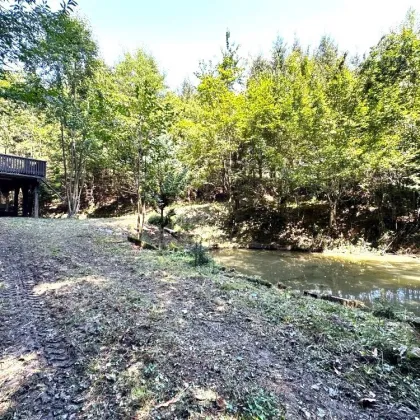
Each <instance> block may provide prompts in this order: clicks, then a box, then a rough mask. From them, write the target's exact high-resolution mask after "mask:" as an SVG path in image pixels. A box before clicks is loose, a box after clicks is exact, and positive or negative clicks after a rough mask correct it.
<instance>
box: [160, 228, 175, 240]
mask: <svg viewBox="0 0 420 420" xmlns="http://www.w3.org/2000/svg"><path fill="white" fill-rule="evenodd" d="M163 230H164V231H165V232H167V233H169V235H171V236H172V237H174V238H175V239H178V232H177V231H175V230H173V229H169V228H167V227H165V228H163Z"/></svg>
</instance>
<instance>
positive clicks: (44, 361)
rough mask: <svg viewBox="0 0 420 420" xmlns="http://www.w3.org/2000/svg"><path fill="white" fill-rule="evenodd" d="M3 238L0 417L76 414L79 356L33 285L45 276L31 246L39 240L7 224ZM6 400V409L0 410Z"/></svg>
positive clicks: (0, 256) (0, 248) (0, 245)
mask: <svg viewBox="0 0 420 420" xmlns="http://www.w3.org/2000/svg"><path fill="white" fill-rule="evenodd" d="M3 227H4V226H3ZM21 233H24V234H23V235H22V234H21ZM20 234H21V235H20ZM4 237H5V238H7V240H5V241H1V243H0V262H1V266H0V269H1V271H0V274H1V276H0V282H1V287H0V352H1V354H0V357H1V359H0V360H1V361H0V370H1V371H2V372H3V374H2V376H1V377H0V379H1V382H0V418H2V417H5V418H7V417H8V416H9V417H10V416H13V418H14V419H43V420H44V419H60V418H63V419H72V418H76V417H77V413H78V412H79V411H80V402H81V398H80V396H79V395H78V388H77V386H75V385H74V384H75V382H76V378H77V371H76V369H75V366H74V362H75V357H74V355H73V354H72V351H71V347H70V346H69V345H68V343H67V342H66V340H65V338H64V337H63V336H62V335H61V334H60V331H59V330H58V329H57V328H56V327H55V325H54V322H53V320H52V318H51V317H50V316H49V313H48V309H47V308H46V307H45V306H44V302H43V300H42V297H41V296H39V295H37V294H35V293H34V290H33V289H34V286H36V280H35V279H38V278H40V277H41V276H39V274H38V272H37V270H38V267H39V263H40V261H36V259H35V258H36V255H37V254H38V253H37V252H36V248H35V249H34V248H33V247H31V244H36V242H35V241H32V240H31V237H30V232H28V230H26V229H25V232H19V230H14V231H12V229H7V230H6V232H5V233H4ZM32 239H33V238H32ZM16 366H19V371H18V373H16ZM8 369H9V371H8ZM2 404H3V407H6V408H7V411H6V413H5V412H3V413H2V412H1V408H2Z"/></svg>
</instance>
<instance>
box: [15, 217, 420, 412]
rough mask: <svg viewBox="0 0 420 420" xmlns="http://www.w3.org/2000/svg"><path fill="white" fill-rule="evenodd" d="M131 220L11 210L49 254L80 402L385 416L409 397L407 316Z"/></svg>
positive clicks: (55, 303)
mask: <svg viewBox="0 0 420 420" xmlns="http://www.w3.org/2000/svg"><path fill="white" fill-rule="evenodd" d="M130 220H131V219H130V218H125V219H124V218H123V219H102V220H88V221H71V220H70V221H49V220H41V221H38V222H37V221H30V222H26V221H16V222H13V223H16V226H14V229H18V230H21V231H22V232H21V234H22V235H26V236H28V235H40V237H39V238H38V240H39V241H40V242H39V250H38V248H37V246H38V245H37V244H36V243H34V242H32V243H31V246H32V247H33V248H32V249H34V250H35V251H33V252H39V253H40V255H38V260H41V265H42V263H44V266H46V267H48V270H49V271H50V272H54V266H55V265H57V264H58V265H57V267H59V268H58V269H59V270H60V271H58V273H59V276H55V277H54V276H53V277H52V278H50V279H49V280H48V281H47V282H46V283H45V284H42V283H41V284H39V285H38V286H37V289H36V293H38V294H40V295H41V296H42V297H43V299H44V301H45V305H46V308H48V310H49V311H50V313H51V314H52V316H53V319H55V320H56V322H57V323H58V328H59V329H60V330H61V332H62V334H64V335H65V336H66V337H67V340H68V342H69V343H70V345H71V347H72V349H73V352H74V354H75V355H76V356H77V360H78V362H77V363H78V366H79V368H78V369H79V372H80V373H79V374H78V378H77V380H78V381H80V383H82V384H83V389H84V391H83V392H84V393H85V395H84V401H85V402H84V413H85V414H86V416H88V415H90V416H93V417H91V418H94V417H95V416H99V415H104V413H105V414H106V413H108V414H109V415H110V416H111V417H112V416H114V417H112V418H128V417H134V418H185V417H188V416H189V417H190V418H216V417H221V418H222V417H223V418H259V419H268V418H273V419H274V418H275V419H278V418H281V417H282V416H286V417H287V418H293V419H295V418H312V417H314V416H318V417H320V418H357V419H360V418H369V416H372V415H373V416H376V417H379V418H384V419H385V418H389V419H391V418H411V417H412V416H414V413H415V412H418V410H419V409H420V406H419V401H420V354H419V352H420V349H419V347H420V339H419V334H418V332H417V331H416V330H415V329H414V328H413V327H412V326H411V325H410V324H409V323H407V322H401V321H400V320H398V319H387V318H384V317H381V316H379V317H378V316H375V315H374V314H373V313H371V312H365V311H362V310H358V309H350V308H346V307H343V306H340V305H337V304H335V303H331V302H325V301H319V300H314V299H312V298H307V297H304V296H301V295H300V294H298V293H295V292H293V291H289V290H283V291H280V290H277V289H275V288H267V287H265V286H262V285H256V284H253V283H250V282H248V281H244V279H242V278H239V277H238V278H237V277H235V276H233V277H232V273H226V272H225V271H221V270H219V269H217V267H215V266H214V265H212V264H209V265H205V266H202V267H193V266H192V264H191V261H192V260H193V258H192V256H191V255H190V254H189V253H186V252H182V251H181V252H180V251H165V252H162V253H159V252H156V251H140V250H138V249H137V248H136V247H133V246H131V245H129V244H128V243H127V242H126V241H125V240H124V235H125V228H126V227H127V225H128V224H130ZM19 223H21V224H22V225H18V224H19ZM25 223H26V225H25ZM42 235H44V236H45V238H46V237H48V241H47V242H45V241H42V239H45V238H42ZM45 243H47V247H45ZM63 265H65V266H66V268H65V270H63ZM279 280H281V279H279ZM388 315H389V314H388ZM87 418H88V417H87ZM96 418H98V417H96Z"/></svg>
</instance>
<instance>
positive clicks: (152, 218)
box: [147, 213, 160, 226]
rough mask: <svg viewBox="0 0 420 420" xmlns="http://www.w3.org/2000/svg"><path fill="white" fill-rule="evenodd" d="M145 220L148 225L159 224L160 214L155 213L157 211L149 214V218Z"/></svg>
mask: <svg viewBox="0 0 420 420" xmlns="http://www.w3.org/2000/svg"><path fill="white" fill-rule="evenodd" d="M147 222H148V223H149V224H150V225H154V226H160V214H157V213H153V214H151V215H150V216H149V218H148V219H147Z"/></svg>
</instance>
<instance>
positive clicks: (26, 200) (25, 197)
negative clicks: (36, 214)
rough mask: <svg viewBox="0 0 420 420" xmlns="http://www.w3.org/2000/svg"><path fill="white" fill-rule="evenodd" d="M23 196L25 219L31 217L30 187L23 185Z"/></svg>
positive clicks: (23, 214)
mask: <svg viewBox="0 0 420 420" xmlns="http://www.w3.org/2000/svg"><path fill="white" fill-rule="evenodd" d="M22 195H23V212H22V216H23V217H28V215H29V187H28V185H25V184H24V185H22Z"/></svg>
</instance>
